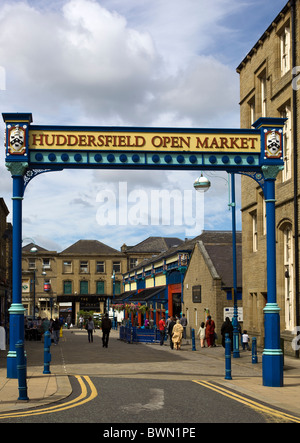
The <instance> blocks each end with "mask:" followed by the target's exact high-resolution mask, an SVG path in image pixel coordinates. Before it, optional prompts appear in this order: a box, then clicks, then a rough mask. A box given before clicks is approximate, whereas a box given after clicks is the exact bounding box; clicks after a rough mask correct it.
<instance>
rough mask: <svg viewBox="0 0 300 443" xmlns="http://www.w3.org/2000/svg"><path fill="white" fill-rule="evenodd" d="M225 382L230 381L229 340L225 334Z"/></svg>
mask: <svg viewBox="0 0 300 443" xmlns="http://www.w3.org/2000/svg"><path fill="white" fill-rule="evenodd" d="M225 380H232V377H231V340H230V338H229V334H225Z"/></svg>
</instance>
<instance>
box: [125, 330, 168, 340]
mask: <svg viewBox="0 0 300 443" xmlns="http://www.w3.org/2000/svg"><path fill="white" fill-rule="evenodd" d="M166 338H167V334H166V336H165V339H166ZM120 340H124V341H126V342H127V343H139V342H140V343H155V342H159V341H160V333H159V330H158V329H157V328H151V329H143V328H137V327H130V326H120Z"/></svg>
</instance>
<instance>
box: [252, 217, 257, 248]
mask: <svg viewBox="0 0 300 443" xmlns="http://www.w3.org/2000/svg"><path fill="white" fill-rule="evenodd" d="M251 218H252V251H253V252H257V249H258V239H257V213H256V211H255V212H252V213H251Z"/></svg>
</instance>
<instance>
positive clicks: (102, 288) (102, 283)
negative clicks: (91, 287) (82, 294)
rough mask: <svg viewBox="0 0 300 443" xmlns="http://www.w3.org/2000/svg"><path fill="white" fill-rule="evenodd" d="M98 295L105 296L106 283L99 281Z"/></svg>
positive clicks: (97, 284)
mask: <svg viewBox="0 0 300 443" xmlns="http://www.w3.org/2000/svg"><path fill="white" fill-rule="evenodd" d="M96 293H97V294H104V293H105V292H104V281H97V282H96Z"/></svg>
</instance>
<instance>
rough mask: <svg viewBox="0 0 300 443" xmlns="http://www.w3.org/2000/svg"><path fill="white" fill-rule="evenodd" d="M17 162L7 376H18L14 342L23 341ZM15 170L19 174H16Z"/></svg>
mask: <svg viewBox="0 0 300 443" xmlns="http://www.w3.org/2000/svg"><path fill="white" fill-rule="evenodd" d="M17 165H18V164H17V163H15V165H14V171H13V170H12V171H11V172H12V179H13V197H12V200H13V234H12V242H13V246H12V305H11V307H10V308H9V315H10V317H9V352H8V354H7V377H8V378H18V371H17V358H16V357H17V354H16V343H17V342H18V341H22V342H24V310H25V309H24V307H23V305H22V200H23V195H24V178H23V174H22V172H23V169H22V168H18V170H17ZM17 172H18V173H19V174H20V175H16V174H17Z"/></svg>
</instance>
